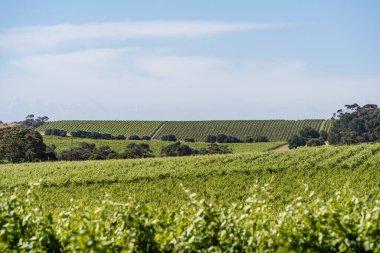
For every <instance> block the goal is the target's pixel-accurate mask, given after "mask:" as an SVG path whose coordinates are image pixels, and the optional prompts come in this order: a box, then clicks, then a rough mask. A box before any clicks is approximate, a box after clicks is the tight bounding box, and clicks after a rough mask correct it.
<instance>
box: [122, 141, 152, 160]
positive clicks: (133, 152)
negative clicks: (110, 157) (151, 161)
mask: <svg viewBox="0 0 380 253" xmlns="http://www.w3.org/2000/svg"><path fill="white" fill-rule="evenodd" d="M122 156H123V158H147V157H153V156H154V155H153V152H152V150H151V149H150V146H149V145H148V144H146V143H139V144H137V143H131V144H128V146H127V148H126V150H125V152H124V154H123V155H122Z"/></svg>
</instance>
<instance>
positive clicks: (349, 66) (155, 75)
mask: <svg viewBox="0 0 380 253" xmlns="http://www.w3.org/2000/svg"><path fill="white" fill-rule="evenodd" d="M379 13H380V1H376V0H373V1H370V0H368V1H359V0H357V1H353V0H339V1H338V0H329V1H324V0H321V1H300V0H299V1H295V0H277V1H271V0H266V1H264V0H257V1H254V0H250V1H248V0H247V1H239V0H236V1H227V0H225V1H220V0H218V1H216V0H215V1H209V0H202V1H201V0H198V1H197V0H192V1H158V0H156V1H112V0H111V1H71V0H66V1H52V0H50V1H43V0H40V1H17V2H16V1H3V2H2V3H0V106H1V108H2V110H1V111H0V120H3V121H13V120H19V119H22V118H23V117H25V115H27V114H30V113H34V114H36V115H41V116H42V115H47V116H49V117H50V118H51V119H53V120H59V119H142V120H143V119H146V120H148V119H160V120H197V119H200V120H202V119H272V118H281V119H303V118H328V117H330V116H331V115H332V113H333V112H334V111H336V110H337V109H339V108H341V107H342V106H343V105H344V104H347V103H354V102H357V103H360V104H364V103H377V104H379V100H380V82H379V81H380V73H379V70H380V50H379V49H380V46H379V45H380V32H379V28H378V27H379V25H380V15H378V14H379Z"/></svg>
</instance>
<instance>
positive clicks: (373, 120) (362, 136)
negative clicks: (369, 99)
mask: <svg viewBox="0 0 380 253" xmlns="http://www.w3.org/2000/svg"><path fill="white" fill-rule="evenodd" d="M333 120H334V124H333V126H332V128H331V131H330V133H329V137H328V141H329V143H331V144H355V143H361V142H374V141H379V140H380V109H379V108H378V106H377V105H375V104H367V105H364V106H359V105H358V104H352V105H345V108H344V109H340V110H338V111H337V112H336V113H334V115H333Z"/></svg>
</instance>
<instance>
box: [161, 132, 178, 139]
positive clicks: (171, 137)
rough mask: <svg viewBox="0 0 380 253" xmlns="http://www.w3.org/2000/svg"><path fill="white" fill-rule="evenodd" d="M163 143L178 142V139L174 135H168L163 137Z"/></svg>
mask: <svg viewBox="0 0 380 253" xmlns="http://www.w3.org/2000/svg"><path fill="white" fill-rule="evenodd" d="M161 141H177V137H175V135H174V134H168V135H164V136H162V137H161Z"/></svg>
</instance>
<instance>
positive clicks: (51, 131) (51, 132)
mask: <svg viewBox="0 0 380 253" xmlns="http://www.w3.org/2000/svg"><path fill="white" fill-rule="evenodd" d="M45 135H53V136H61V137H66V136H67V132H66V131H65V130H61V129H54V128H53V129H46V130H45Z"/></svg>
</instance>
